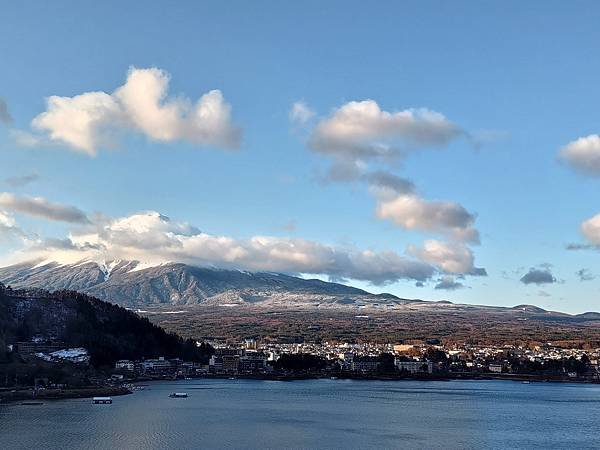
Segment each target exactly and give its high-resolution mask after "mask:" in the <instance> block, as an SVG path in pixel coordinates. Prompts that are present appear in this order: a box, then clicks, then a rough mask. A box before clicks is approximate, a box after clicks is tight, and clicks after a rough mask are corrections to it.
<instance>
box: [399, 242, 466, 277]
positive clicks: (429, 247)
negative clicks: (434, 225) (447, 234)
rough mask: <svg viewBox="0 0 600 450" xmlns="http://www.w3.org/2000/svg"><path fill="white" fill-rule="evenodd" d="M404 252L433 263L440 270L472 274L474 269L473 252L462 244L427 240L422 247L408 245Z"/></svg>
mask: <svg viewBox="0 0 600 450" xmlns="http://www.w3.org/2000/svg"><path fill="white" fill-rule="evenodd" d="M406 252H407V253H408V254H409V255H411V256H414V257H415V258H418V259H420V260H421V261H424V262H427V263H429V264H433V265H434V266H436V267H438V268H439V269H440V270H441V271H442V272H446V273H454V274H472V273H474V272H475V271H476V268H475V267H474V265H473V263H474V257H473V252H472V251H471V249H470V248H468V247H467V246H465V245H462V244H454V243H452V244H450V243H446V242H441V241H437V240H428V241H425V242H424V244H423V247H416V246H414V245H410V246H408V248H407V250H406Z"/></svg>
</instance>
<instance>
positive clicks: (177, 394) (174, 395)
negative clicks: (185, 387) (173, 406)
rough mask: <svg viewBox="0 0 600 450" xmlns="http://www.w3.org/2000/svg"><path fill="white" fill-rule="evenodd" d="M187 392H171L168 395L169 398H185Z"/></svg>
mask: <svg viewBox="0 0 600 450" xmlns="http://www.w3.org/2000/svg"><path fill="white" fill-rule="evenodd" d="M187 396H188V395H187V393H186V392H173V393H172V394H171V395H169V397H171V398H187Z"/></svg>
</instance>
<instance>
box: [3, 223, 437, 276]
mask: <svg viewBox="0 0 600 450" xmlns="http://www.w3.org/2000/svg"><path fill="white" fill-rule="evenodd" d="M34 258H42V259H47V260H56V261H59V262H63V263H69V262H76V261H79V260H81V259H93V260H98V261H101V260H111V259H133V260H140V261H144V262H152V263H158V262H164V261H178V262H184V263H189V264H195V265H203V266H206V265H213V266H218V267H224V268H237V269H245V270H252V271H275V272H289V273H311V274H322V275H329V276H330V277H333V278H336V279H340V278H342V279H343V278H348V279H355V280H363V281H369V282H372V283H375V284H385V283H390V282H395V281H398V280H401V279H412V280H421V281H423V280H426V279H429V278H430V277H431V276H432V275H433V274H434V273H435V269H434V268H433V267H432V266H431V265H429V264H426V263H423V262H420V261H416V260H413V259H410V258H407V257H405V256H401V255H399V254H397V253H395V252H391V251H382V252H374V251H371V250H358V249H356V248H346V247H337V246H331V245H326V244H321V243H318V242H314V241H309V240H305V239H296V238H278V237H269V236H254V237H251V238H250V239H234V238H231V237H227V236H216V235H212V234H207V233H203V232H201V231H199V230H198V229H196V228H195V227H192V226H190V225H188V224H185V223H176V222H173V221H171V220H169V219H168V218H167V217H165V216H162V215H160V214H159V213H157V212H148V213H141V214H134V215H131V216H128V217H124V218H121V219H116V220H109V221H107V222H106V223H104V224H100V225H98V224H96V225H88V226H84V227H83V228H81V229H79V230H76V231H74V232H73V233H72V234H71V235H70V236H69V238H68V239H67V240H52V241H38V242H37V243H35V244H32V245H30V246H29V247H27V248H25V249H23V250H21V251H20V252H18V253H17V254H14V255H13V257H12V260H13V262H14V260H24V259H34Z"/></svg>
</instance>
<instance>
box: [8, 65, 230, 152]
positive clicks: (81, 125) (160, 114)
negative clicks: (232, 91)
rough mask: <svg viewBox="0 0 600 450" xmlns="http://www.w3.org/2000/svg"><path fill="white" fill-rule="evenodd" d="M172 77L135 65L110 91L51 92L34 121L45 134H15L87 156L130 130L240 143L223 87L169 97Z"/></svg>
mask: <svg viewBox="0 0 600 450" xmlns="http://www.w3.org/2000/svg"><path fill="white" fill-rule="evenodd" d="M169 79H170V77H169V75H168V74H167V73H166V72H164V71H162V70H160V69H157V68H150V69H136V68H131V69H130V70H129V73H128V75H127V81H126V82H125V84H124V85H123V86H121V87H119V88H118V89H116V90H115V91H114V92H113V93H111V94H108V93H106V92H86V93H83V94H80V95H76V96H74V97H59V96H51V97H49V98H48V99H47V108H46V111H45V112H43V113H41V114H40V115H38V116H37V117H35V118H34V119H33V121H32V122H31V126H32V128H33V129H34V130H36V131H38V132H39V133H41V134H38V135H36V134H29V133H24V132H19V131H17V132H16V133H15V137H16V139H17V141H19V142H21V143H23V144H25V145H38V144H39V143H41V142H44V141H46V140H47V141H49V142H50V143H61V144H66V145H68V146H69V147H71V148H72V149H74V150H76V151H80V152H83V153H86V154H88V155H94V154H96V152H97V151H98V149H99V148H107V147H108V148H110V147H113V146H115V145H116V142H117V134H118V133H120V132H123V131H127V130H129V131H133V132H138V133H142V134H143V135H145V136H146V137H147V138H148V139H151V140H155V141H162V142H172V141H177V140H182V141H187V142H191V143H193V144H198V145H212V146H215V147H220V148H237V147H238V146H239V144H240V139H241V130H240V129H239V128H238V127H237V126H235V125H233V124H232V123H231V107H230V106H229V104H227V103H226V102H225V100H224V98H223V95H222V94H221V92H220V91H219V90H213V91H209V92H208V93H206V94H204V95H203V96H201V97H200V99H199V100H198V101H197V102H196V103H194V104H192V102H191V101H190V100H189V99H186V98H183V97H168V95H167V93H168V87H169Z"/></svg>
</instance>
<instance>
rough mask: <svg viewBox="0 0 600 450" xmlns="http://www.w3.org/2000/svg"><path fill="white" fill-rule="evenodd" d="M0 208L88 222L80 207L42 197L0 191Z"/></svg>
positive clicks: (82, 222)
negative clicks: (52, 201)
mask: <svg viewBox="0 0 600 450" xmlns="http://www.w3.org/2000/svg"><path fill="white" fill-rule="evenodd" d="M0 208H3V209H7V210H10V211H15V212H19V213H21V214H27V215H30V216H35V217H40V218H42V219H46V220H52V221H59V222H70V223H80V224H86V223H89V222H90V220H89V219H88V217H87V215H86V214H85V213H84V212H83V211H81V210H80V209H78V208H76V207H74V206H69V205H63V204H60V203H51V202H49V201H48V200H46V199H44V198H42V197H25V196H17V195H14V194H11V193H9V192H2V193H0Z"/></svg>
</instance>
